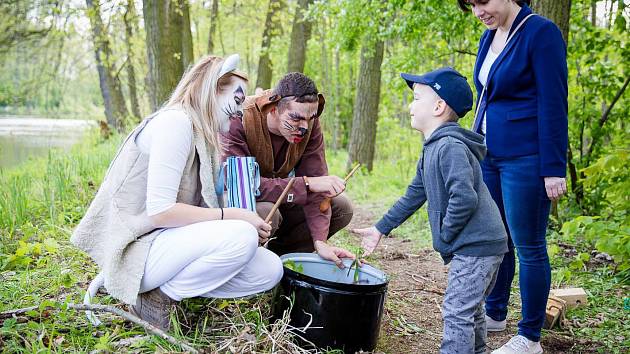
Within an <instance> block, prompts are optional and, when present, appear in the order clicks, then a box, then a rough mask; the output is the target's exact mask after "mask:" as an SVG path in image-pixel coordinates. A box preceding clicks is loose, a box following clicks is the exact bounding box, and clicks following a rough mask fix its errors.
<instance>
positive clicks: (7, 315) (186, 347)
mask: <svg viewBox="0 0 630 354" xmlns="http://www.w3.org/2000/svg"><path fill="white" fill-rule="evenodd" d="M66 306H67V308H69V309H73V310H79V311H96V312H109V313H112V314H114V315H117V316H120V317H122V318H124V319H125V320H127V321H129V322H132V323H135V324H137V325H139V326H141V327H143V328H144V329H145V330H146V331H147V332H150V333H152V334H154V335H156V336H158V337H160V338H162V339H165V340H166V341H168V342H169V343H171V344H173V345H177V346H179V347H181V348H182V349H184V350H186V351H188V352H190V353H199V351H197V350H196V349H195V348H193V347H192V346H191V345H190V344H188V343H186V342H183V341H181V340H179V339H176V338H174V337H172V336H171V335H169V334H168V333H166V332H164V331H163V330H161V329H159V328H157V327H155V326H153V325H152V324H150V323H149V322H147V321H145V320H143V319H141V318H139V317H137V316H134V315H133V314H131V313H129V312H127V311H123V310H121V309H119V308H117V307H114V306H108V305H96V304H93V305H87V304H72V303H69V304H66ZM46 309H48V310H61V309H60V308H55V307H46ZM37 310H39V306H32V307H27V308H23V309H15V310H9V311H5V312H2V313H0V319H5V318H10V317H13V316H16V315H21V314H24V313H26V312H29V311H37Z"/></svg>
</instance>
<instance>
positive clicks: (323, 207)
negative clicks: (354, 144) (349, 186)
mask: <svg viewBox="0 0 630 354" xmlns="http://www.w3.org/2000/svg"><path fill="white" fill-rule="evenodd" d="M359 167H361V163H358V164H357V165H356V166H354V168H353V169H352V170H351V171H350V173H348V175H347V176H346V178H344V179H343V181H344V182H345V183H347V182H348V180H349V179H350V177H352V175H353V174H354V173H355V172H357V170H358V169H359ZM328 208H330V197H326V198H324V200H322V202H321V203H320V204H319V211H320V212H322V213H323V212H325V211H326V210H328Z"/></svg>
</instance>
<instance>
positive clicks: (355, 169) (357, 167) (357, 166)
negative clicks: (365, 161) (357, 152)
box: [343, 163, 361, 182]
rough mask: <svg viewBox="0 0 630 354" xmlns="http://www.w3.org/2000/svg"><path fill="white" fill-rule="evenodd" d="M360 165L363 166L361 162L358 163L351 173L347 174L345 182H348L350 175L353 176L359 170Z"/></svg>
mask: <svg viewBox="0 0 630 354" xmlns="http://www.w3.org/2000/svg"><path fill="white" fill-rule="evenodd" d="M359 167H361V163H358V164H357V165H356V166H354V168H353V169H352V171H350V173H348V175H347V176H346V178H344V179H343V181H344V182H348V180H349V179H350V177H352V175H353V174H354V173H355V172H357V170H358V169H359Z"/></svg>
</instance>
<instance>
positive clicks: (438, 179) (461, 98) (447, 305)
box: [353, 68, 508, 353]
mask: <svg viewBox="0 0 630 354" xmlns="http://www.w3.org/2000/svg"><path fill="white" fill-rule="evenodd" d="M401 77H402V78H403V79H405V81H407V84H408V85H409V87H410V88H411V89H412V90H413V95H414V97H413V102H411V104H410V105H409V111H410V114H411V127H412V128H414V129H416V130H419V131H420V132H422V134H423V135H424V138H425V142H424V147H423V149H422V158H421V159H420V161H419V162H418V167H417V172H416V177H415V178H414V179H413V181H412V182H411V184H410V185H409V187H408V188H407V192H406V193H405V195H404V196H403V197H402V198H400V199H399V200H398V202H396V204H394V206H392V207H391V208H390V209H389V211H388V212H387V214H385V216H383V218H382V219H381V220H380V221H379V222H378V223H376V225H375V226H373V227H370V228H365V229H358V230H353V232H355V233H357V234H359V235H361V236H362V245H363V248H364V250H365V252H366V254H369V253H371V252H372V251H373V250H374V249H375V248H376V246H377V245H378V242H379V241H380V239H381V237H382V236H383V235H387V234H389V233H390V232H391V231H392V230H393V229H394V228H396V227H398V226H399V225H400V224H402V223H403V222H404V221H405V220H407V218H409V216H411V214H413V213H414V212H415V211H416V210H418V209H419V208H420V207H421V206H422V205H423V204H424V202H425V201H428V207H427V211H428V214H429V224H430V226H431V234H432V236H433V247H434V248H435V250H436V251H438V252H440V255H441V256H442V258H443V259H444V263H445V264H448V263H449V262H450V264H451V265H450V269H449V272H448V285H447V288H446V293H445V295H444V304H443V317H444V337H443V339H442V346H441V350H440V352H441V353H472V352H474V353H485V351H486V349H485V346H486V321H485V310H484V306H483V303H484V299H485V297H486V296H487V295H488V294H489V293H490V291H491V290H492V287H493V286H494V282H495V280H496V275H497V271H498V268H499V265H500V264H501V260H502V259H503V254H504V253H506V252H507V250H508V248H507V234H506V232H505V228H504V226H503V223H502V221H501V216H500V214H499V210H498V208H497V206H496V205H495V203H494V201H493V200H492V198H491V197H490V192H489V191H488V188H487V187H486V185H485V184H484V182H483V178H482V174H481V167H480V165H479V160H481V159H482V158H483V157H484V156H485V153H486V147H485V145H484V141H483V140H484V139H483V136H481V135H479V134H476V133H473V132H471V131H469V130H466V129H463V128H461V127H460V126H459V125H458V124H457V120H458V119H459V118H461V117H463V116H464V115H466V113H467V112H468V111H470V109H471V108H472V91H471V90H470V86H468V83H467V82H466V78H464V77H463V76H462V75H461V74H459V73H458V72H457V71H455V70H454V69H452V68H442V69H439V70H435V71H432V72H429V73H427V74H425V75H422V76H417V75H410V74H401Z"/></svg>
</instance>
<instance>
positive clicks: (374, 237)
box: [350, 226, 383, 257]
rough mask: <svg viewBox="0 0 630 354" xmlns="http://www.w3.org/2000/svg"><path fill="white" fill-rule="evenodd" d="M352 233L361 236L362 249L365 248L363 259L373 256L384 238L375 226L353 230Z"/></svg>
mask: <svg viewBox="0 0 630 354" xmlns="http://www.w3.org/2000/svg"><path fill="white" fill-rule="evenodd" d="M350 232H352V233H354V234H357V235H359V236H361V248H363V255H362V256H361V257H367V256H369V255H370V254H372V252H374V249H376V246H378V243H379V242H380V241H381V237H383V234H382V233H381V232H380V231H378V229H376V227H374V226H372V227H367V228H364V229H351V230H350Z"/></svg>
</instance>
